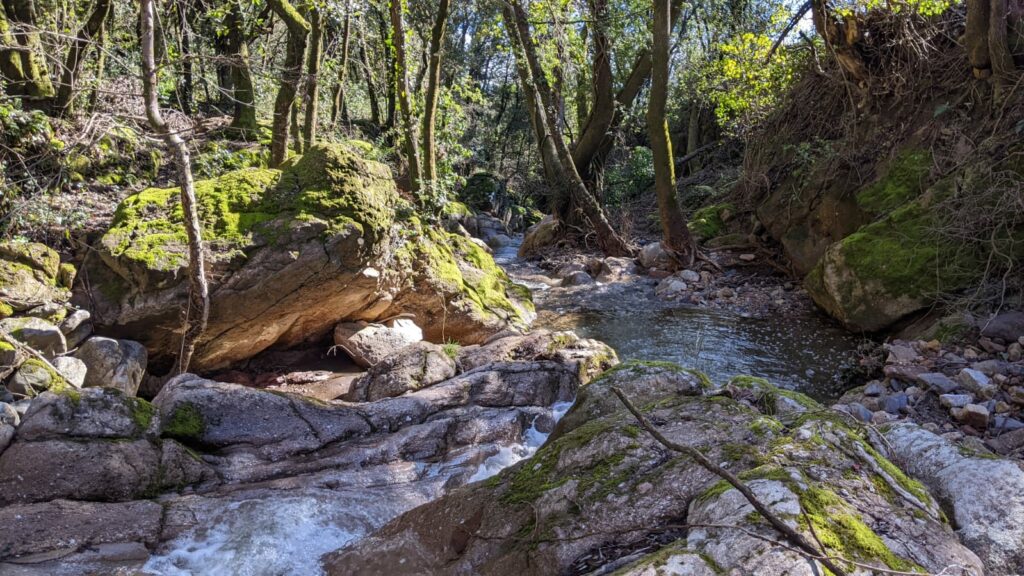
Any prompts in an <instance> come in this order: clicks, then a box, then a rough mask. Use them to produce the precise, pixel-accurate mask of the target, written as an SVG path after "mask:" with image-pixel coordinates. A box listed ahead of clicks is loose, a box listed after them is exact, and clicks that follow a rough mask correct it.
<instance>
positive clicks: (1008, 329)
mask: <svg viewBox="0 0 1024 576" xmlns="http://www.w3.org/2000/svg"><path fill="white" fill-rule="evenodd" d="M981 335H982V336H987V337H989V338H1001V339H1002V340H1003V341H1004V342H1016V341H1017V339H1018V338H1020V337H1022V336H1024V312H1021V311H1017V310H1014V311H1012V312H1004V313H1002V314H999V315H998V316H996V317H994V318H992V319H991V320H989V321H988V322H985V323H983V324H982V327H981Z"/></svg>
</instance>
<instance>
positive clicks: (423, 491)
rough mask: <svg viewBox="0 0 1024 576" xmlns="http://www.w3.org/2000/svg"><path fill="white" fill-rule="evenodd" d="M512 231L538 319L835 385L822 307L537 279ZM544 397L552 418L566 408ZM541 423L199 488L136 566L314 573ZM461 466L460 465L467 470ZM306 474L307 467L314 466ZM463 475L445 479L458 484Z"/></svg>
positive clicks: (805, 385) (845, 338) (729, 369)
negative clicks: (372, 464)
mask: <svg viewBox="0 0 1024 576" xmlns="http://www.w3.org/2000/svg"><path fill="white" fill-rule="evenodd" d="M517 250H518V243H513V244H512V245H510V246H506V247H504V248H502V249H499V250H498V251H497V252H496V254H495V260H496V261H497V262H498V263H499V264H501V265H502V266H503V267H505V269H506V270H508V272H509V274H510V276H512V278H513V279H515V280H517V281H519V282H521V283H524V284H526V285H527V286H529V287H530V288H531V289H532V290H533V293H534V301H535V303H536V305H537V311H538V318H537V321H536V322H535V323H534V326H535V327H537V328H549V329H555V330H574V331H576V332H577V333H578V334H579V335H581V336H584V337H588V338H594V339H598V340H601V341H604V342H605V343H607V344H609V345H610V346H612V347H613V348H614V349H615V350H616V352H617V353H618V354H619V356H620V359H622V360H629V359H644V360H664V361H671V362H676V363H679V364H681V365H683V366H687V367H690V368H695V369H698V370H701V371H703V372H705V373H707V374H708V375H709V377H711V378H712V380H713V381H714V382H716V383H724V382H725V381H727V380H728V378H730V377H731V376H733V375H738V374H747V375H751V376H759V377H764V378H767V379H768V380H770V381H771V382H773V383H775V384H777V385H780V386H784V387H787V388H791V389H795V390H799V391H801V392H804V393H807V394H809V395H811V396H813V397H815V398H818V399H821V400H829V399H832V398H835V397H837V396H838V395H839V394H841V393H842V390H841V389H839V387H838V386H839V384H838V379H837V378H836V375H837V374H838V373H839V371H840V370H841V368H842V367H843V366H844V364H846V363H848V362H849V361H850V360H851V358H852V357H853V352H854V351H855V349H856V347H857V346H858V344H859V343H860V339H859V338H857V337H856V336H854V335H850V334H849V333H847V332H845V331H843V330H841V329H840V328H838V327H836V326H835V325H834V324H832V323H830V322H829V321H828V320H827V319H826V318H824V317H821V316H817V315H813V314H808V315H804V316H800V317H794V318H774V319H764V318H760V319H759V318H749V317H745V316H743V315H741V314H736V313H729V312H722V311H716V310H709V309H703V308H697V307H682V306H680V305H679V304H678V303H671V302H665V301H663V300H661V299H659V298H657V297H656V296H655V294H654V287H653V283H652V282H651V281H650V280H649V279H648V278H645V277H635V278H631V279H630V280H629V281H627V282H623V283H614V284H600V283H597V284H591V285H586V286H580V287H572V288H560V287H555V288H552V287H550V286H549V284H547V283H542V282H538V281H537V280H536V279H537V278H538V275H540V274H543V271H542V270H541V269H540V268H538V267H537V266H535V265H533V264H531V263H528V262H524V261H521V260H519V259H518V258H517V257H516V251H517ZM570 406H571V404H570V403H559V404H556V405H554V406H552V407H551V408H550V411H551V412H550V413H551V415H552V417H553V418H554V420H556V421H557V419H558V418H560V417H561V416H562V415H564V414H565V412H566V411H567V410H568V409H569V408H570ZM547 436H548V434H546V433H542V432H540V431H538V430H537V429H536V428H535V427H531V428H529V429H528V430H526V432H525V434H524V436H523V438H522V441H521V443H518V444H514V445H510V446H500V447H498V448H497V449H496V450H494V451H493V452H492V453H491V455H490V456H489V457H487V458H486V459H484V460H483V461H482V463H480V464H476V465H474V464H470V463H469V462H467V461H464V460H460V459H459V458H455V459H454V460H453V461H450V462H447V463H440V464H439V463H426V462H422V463H420V462H416V463H412V464H411V465H410V466H408V467H407V468H408V469H404V470H403V471H402V472H401V473H400V474H395V472H394V471H393V470H387V471H383V472H374V471H371V470H351V471H340V476H341V477H342V478H344V480H341V481H338V480H335V481H334V483H333V485H332V486H331V489H324V488H322V487H321V484H322V483H321V482H319V481H318V480H317V479H316V478H314V477H309V478H306V479H305V480H303V479H302V478H301V477H299V478H296V479H295V480H296V482H297V485H295V486H293V487H291V488H289V489H288V490H286V491H282V490H276V489H275V490H262V489H260V490H255V491H253V492H248V493H247V492H246V491H242V492H241V493H240V494H236V495H229V496H227V497H223V496H221V497H212V498H203V499H201V501H200V504H199V505H196V506H195V507H194V508H190V510H189V513H192V514H199V515H201V516H203V521H202V522H201V523H200V526H201V527H200V528H195V529H193V530H190V531H188V532H186V533H184V534H182V535H181V536H179V537H178V538H176V539H175V540H173V541H170V542H167V543H166V544H165V545H163V546H162V547H161V548H162V553H161V554H158V555H154V556H152V557H151V558H150V559H149V561H148V562H147V563H146V565H145V566H144V567H143V572H144V573H147V574H160V575H173V576H184V575H219V574H239V575H252V576H264V575H275V576H276V575H296V576H297V575H303V576H304V575H309V574H321V573H322V571H321V568H320V565H319V558H320V556H321V555H322V554H325V553H327V552H330V551H333V550H336V549H338V548H340V547H342V546H344V545H346V544H348V543H351V542H353V541H355V540H358V539H359V538H362V537H364V536H365V535H367V534H369V533H371V532H373V531H374V530H376V529H377V528H379V527H380V526H382V525H383V524H385V523H386V522H388V521H389V520H391V519H392V518H394V517H396V516H398V515H400V514H402V513H404V512H405V511H407V510H410V509H412V508H414V507H416V506H419V505H422V504H425V503H426V502H429V501H431V500H434V499H436V498H439V497H441V496H442V495H443V494H444V493H445V492H446V490H447V489H448V487H449V486H451V484H449V482H450V481H451V480H452V479H453V478H455V477H456V476H457V474H459V473H460V471H461V473H463V474H466V475H467V476H468V481H470V482H474V481H480V480H483V479H486V478H488V477H490V476H492V475H494V474H497V473H498V472H500V471H501V470H502V469H504V468H506V467H508V466H511V465H513V464H515V463H516V462H518V461H520V460H522V459H524V458H528V457H530V456H531V455H533V453H534V452H536V450H537V449H538V448H539V447H540V446H541V445H542V444H543V443H544V441H545V440H546V439H547ZM467 468H468V471H467ZM314 476H316V475H314ZM465 481H467V477H466V476H463V477H462V480H459V481H457V482H456V485H457V484H461V483H462V482H465Z"/></svg>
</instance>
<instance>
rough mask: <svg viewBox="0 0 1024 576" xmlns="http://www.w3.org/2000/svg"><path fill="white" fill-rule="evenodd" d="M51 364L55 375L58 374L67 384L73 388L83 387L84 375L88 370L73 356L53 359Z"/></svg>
mask: <svg viewBox="0 0 1024 576" xmlns="http://www.w3.org/2000/svg"><path fill="white" fill-rule="evenodd" d="M51 364H53V367H54V368H55V369H56V370H57V373H58V374H60V375H61V377H62V378H64V381H65V382H67V383H68V384H71V385H72V386H74V387H75V388H81V387H82V386H84V385H85V375H86V373H87V372H88V370H89V369H88V368H87V367H86V366H85V362H82V361H81V360H79V359H78V358H75V357H74V356H59V357H57V358H54V359H53V362H51Z"/></svg>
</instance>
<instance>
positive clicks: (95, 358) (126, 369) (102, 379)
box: [75, 336, 147, 396]
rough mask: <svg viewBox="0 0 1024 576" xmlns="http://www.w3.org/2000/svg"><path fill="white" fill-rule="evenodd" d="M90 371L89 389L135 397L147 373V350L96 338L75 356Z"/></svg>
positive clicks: (120, 342) (87, 379)
mask: <svg viewBox="0 0 1024 576" xmlns="http://www.w3.org/2000/svg"><path fill="white" fill-rule="evenodd" d="M75 358H78V359H79V360H81V361H82V362H83V363H85V366H86V368H87V371H86V374H85V384H84V386H86V387H90V388H91V387H102V388H116V389H117V390H120V391H121V392H122V393H123V394H125V395H126V396H134V395H135V393H136V392H138V390H139V384H140V383H141V382H142V378H143V376H144V375H145V373H146V365H147V354H146V349H145V347H143V346H142V345H141V344H139V343H138V342H135V341H132V340H114V339H113V338H104V337H102V336H93V337H92V338H89V339H88V340H86V341H85V342H84V343H83V344H82V346H81V347H79V349H78V352H76V353H75Z"/></svg>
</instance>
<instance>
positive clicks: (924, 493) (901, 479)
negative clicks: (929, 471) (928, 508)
mask: <svg viewBox="0 0 1024 576" xmlns="http://www.w3.org/2000/svg"><path fill="white" fill-rule="evenodd" d="M857 441H858V442H860V443H861V446H862V447H863V448H864V451H865V452H867V453H868V455H870V456H871V458H873V459H874V460H875V462H877V463H878V465H879V466H880V467H881V468H882V470H885V473H886V474H888V475H889V477H890V478H892V479H893V480H894V481H895V482H896V483H897V484H899V485H900V487H901V488H903V489H904V490H906V491H907V492H909V493H911V494H913V495H914V497H915V498H917V499H918V500H920V501H921V502H922V503H924V504H928V503H929V502H931V496H930V495H929V494H928V489H927V488H925V487H924V484H922V483H920V482H918V481H917V480H914V479H913V478H911V477H909V476H907V475H906V474H905V473H904V472H903V470H900V469H899V468H898V467H897V466H896V465H895V464H893V463H892V462H890V461H889V459H888V458H886V457H885V456H882V455H881V454H879V453H878V451H877V450H875V449H874V448H872V447H871V445H870V444H868V443H867V442H864V441H863V440H859V439H858V440H857Z"/></svg>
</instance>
